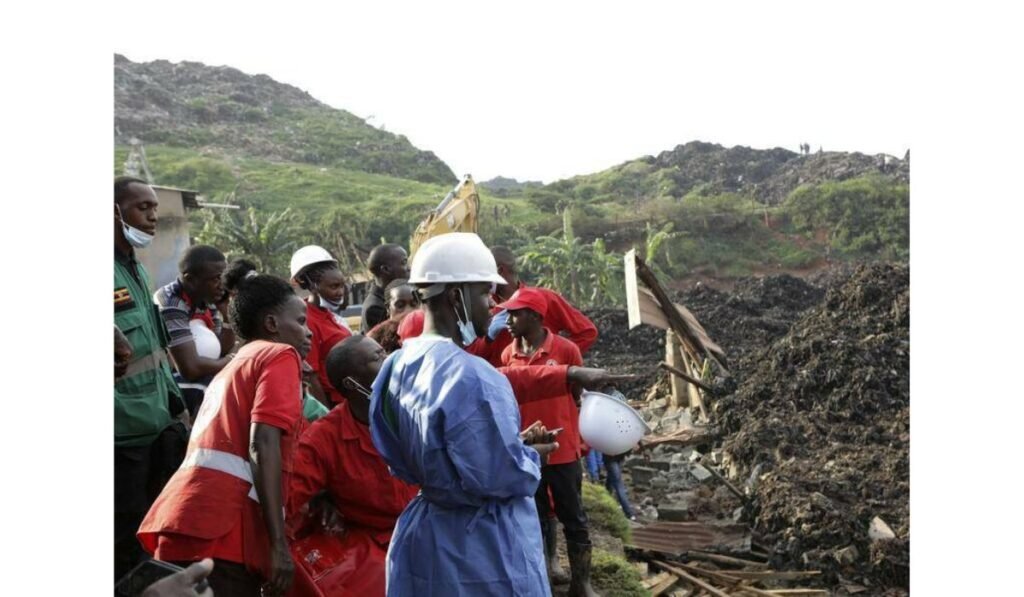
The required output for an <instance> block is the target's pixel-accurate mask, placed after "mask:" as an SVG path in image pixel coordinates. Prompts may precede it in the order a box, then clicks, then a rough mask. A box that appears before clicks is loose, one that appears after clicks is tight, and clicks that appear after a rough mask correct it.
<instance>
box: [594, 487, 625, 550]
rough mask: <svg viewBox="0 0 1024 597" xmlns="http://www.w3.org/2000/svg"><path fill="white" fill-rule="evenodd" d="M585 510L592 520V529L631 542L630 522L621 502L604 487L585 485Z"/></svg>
mask: <svg viewBox="0 0 1024 597" xmlns="http://www.w3.org/2000/svg"><path fill="white" fill-rule="evenodd" d="M583 510H584V511H586V513H587V517H588V518H590V525H591V527H597V528H600V529H602V530H603V531H605V532H607V533H608V534H609V535H611V536H612V537H616V538H618V539H621V540H622V541H623V542H626V543H628V542H629V540H630V538H631V534H630V526H629V520H628V519H627V518H626V515H625V514H623V512H622V507H621V506H619V502H617V501H615V498H614V497H612V494H610V493H608V490H607V489H605V488H604V487H603V486H601V485H598V484H597V483H584V484H583Z"/></svg>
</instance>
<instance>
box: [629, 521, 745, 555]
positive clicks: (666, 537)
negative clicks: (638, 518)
mask: <svg viewBox="0 0 1024 597" xmlns="http://www.w3.org/2000/svg"><path fill="white" fill-rule="evenodd" d="M630 546H631V547H635V548H637V549H643V550H647V551H656V552H659V553H663V554H667V555H671V556H681V555H683V554H684V553H686V552H688V551H691V550H710V551H736V552H746V551H750V531H749V529H748V528H747V527H746V526H744V525H741V524H725V525H707V524H701V523H699V522H655V523H652V524H649V525H646V526H643V527H640V528H635V529H633V540H632V541H631V542H630Z"/></svg>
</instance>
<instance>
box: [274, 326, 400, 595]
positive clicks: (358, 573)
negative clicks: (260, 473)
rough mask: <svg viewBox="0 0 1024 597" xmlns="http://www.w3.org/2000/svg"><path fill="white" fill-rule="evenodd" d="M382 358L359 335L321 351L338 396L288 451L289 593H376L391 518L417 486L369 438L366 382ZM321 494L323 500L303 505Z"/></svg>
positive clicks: (371, 342)
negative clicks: (328, 519) (326, 515)
mask: <svg viewBox="0 0 1024 597" xmlns="http://www.w3.org/2000/svg"><path fill="white" fill-rule="evenodd" d="M386 356H387V355H386V353H385V351H384V349H383V348H381V346H380V345H379V344H377V342H375V341H374V340H373V339H371V338H369V337H366V336H362V335H358V336H351V337H349V338H346V339H345V340H343V341H342V342H341V343H340V344H338V345H337V346H335V347H334V348H333V349H331V352H330V353H329V354H328V356H327V375H328V379H329V381H330V382H331V384H332V387H334V388H336V389H338V390H339V392H340V394H341V395H342V396H344V398H345V402H343V403H342V404H339V405H338V406H336V407H335V408H334V409H333V410H332V411H331V412H330V413H329V414H327V415H326V416H324V417H323V418H321V419H319V420H318V421H316V422H315V423H313V425H312V426H310V427H309V429H308V430H307V431H306V432H305V433H304V434H303V436H302V438H301V439H300V441H299V446H298V448H297V450H296V455H295V466H294V469H293V471H292V476H291V483H290V486H289V492H288V495H289V500H288V507H287V518H288V525H289V528H290V529H291V530H292V532H293V533H294V534H295V537H294V538H293V540H292V542H291V549H292V554H293V556H294V557H295V560H296V562H298V565H299V568H300V570H299V571H298V572H297V574H298V577H299V580H298V581H297V582H296V584H295V586H294V589H293V591H292V595H295V596H300V595H303V596H304V595H318V594H322V595H327V596H345V595H353V596H359V597H370V596H374V595H380V596H382V595H384V582H385V574H384V562H385V556H386V555H387V550H388V542H389V541H390V540H391V533H392V531H393V530H394V527H395V521H396V520H397V519H398V516H399V515H400V514H401V513H402V510H403V509H405V506H406V505H407V504H408V503H409V502H410V501H411V500H412V498H414V497H415V496H416V493H417V492H418V491H419V488H418V487H416V486H414V485H409V484H406V483H405V482H403V481H401V480H399V479H398V478H397V477H393V476H392V475H391V473H390V471H389V470H388V466H387V464H386V463H385V462H384V460H383V458H381V456H380V454H379V453H378V452H377V449H376V448H375V447H374V445H373V441H372V440H371V439H370V427H369V419H368V414H367V413H368V412H369V408H370V400H369V390H368V388H369V387H370V386H371V385H373V380H374V378H375V377H376V376H377V372H378V371H380V366H381V364H382V363H383V362H384V359H385V357H386ZM323 493H326V500H325V502H326V503H324V502H321V503H322V505H321V507H320V508H310V505H311V501H312V502H316V501H318V500H316V499H315V498H317V496H319V495H322V494H323ZM318 510H319V512H318ZM325 510H326V511H327V512H331V513H332V514H334V515H335V516H336V518H338V519H340V520H339V521H338V522H337V523H336V524H333V525H332V524H328V525H327V526H328V527H333V526H340V530H335V529H332V528H325V527H324V525H323V524H322V522H321V521H322V520H323V516H320V515H317V514H320V513H321V512H323V511H325ZM311 519H312V520H311ZM311 585H313V586H311Z"/></svg>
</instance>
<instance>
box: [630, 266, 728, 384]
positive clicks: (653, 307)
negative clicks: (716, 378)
mask: <svg viewBox="0 0 1024 597" xmlns="http://www.w3.org/2000/svg"><path fill="white" fill-rule="evenodd" d="M624 261H625V282H626V313H627V315H628V318H629V327H630V329H632V328H634V327H636V326H638V325H640V324H641V323H646V324H648V325H652V326H654V327H658V328H661V329H666V330H667V329H671V330H674V331H675V332H676V333H677V334H678V335H679V338H680V340H682V343H683V347H684V352H686V351H689V352H691V353H693V354H691V355H689V356H690V357H691V358H693V360H695V361H700V360H701V359H699V358H698V357H699V356H700V355H706V356H708V357H709V358H710V359H712V360H713V361H714V362H715V363H716V364H717V365H718V366H719V367H721V369H722V371H723V372H724V373H726V374H728V369H726V366H725V351H723V350H722V348H721V347H720V346H718V345H717V344H715V343H714V342H713V341H712V340H711V338H709V337H708V334H707V332H706V331H705V330H704V327H703V326H701V325H700V322H698V321H697V318H696V317H694V315H693V313H690V311H689V310H688V309H686V308H685V307H683V306H682V305H676V304H675V303H672V302H671V301H670V300H669V298H668V294H667V293H666V292H665V290H664V289H663V288H662V287H661V284H660V283H659V282H658V279H657V277H656V276H655V275H654V272H652V271H651V270H650V268H648V267H647V265H646V264H645V263H644V260H643V259H642V258H640V256H639V255H637V254H636V250H635V249H630V250H629V251H627V252H626V255H625V257H624ZM641 282H642V283H643V284H644V285H645V286H647V288H641V286H640V283H641Z"/></svg>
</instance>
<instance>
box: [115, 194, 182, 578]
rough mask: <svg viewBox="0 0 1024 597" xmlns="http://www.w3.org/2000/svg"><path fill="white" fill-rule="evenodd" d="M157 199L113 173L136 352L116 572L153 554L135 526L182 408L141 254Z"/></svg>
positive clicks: (119, 464)
mask: <svg viewBox="0 0 1024 597" xmlns="http://www.w3.org/2000/svg"><path fill="white" fill-rule="evenodd" d="M159 204H160V201H159V199H158V198H157V196H156V193H155V192H154V191H153V189H152V188H151V187H150V186H149V185H148V184H146V182H145V181H142V180H139V179H137V178H129V177H120V178H116V179H114V325H115V326H117V327H118V328H119V329H120V330H121V332H122V333H123V334H124V336H125V337H126V338H127V339H128V343H129V344H130V345H131V354H132V356H131V360H130V361H129V362H128V364H127V367H126V369H125V373H124V375H123V376H121V377H119V378H118V379H117V381H116V382H115V384H114V577H115V578H120V577H122V576H123V575H124V574H126V573H127V572H128V571H129V570H131V569H132V568H133V567H134V566H135V565H136V564H138V563H139V562H141V561H142V560H144V559H146V558H147V557H148V556H146V554H145V552H144V551H143V550H142V546H141V545H140V544H139V542H138V540H137V539H136V538H135V531H136V530H137V529H138V527H139V523H140V522H141V521H142V519H143V517H144V516H145V514H146V511H147V510H148V509H149V507H150V505H151V504H152V502H153V500H154V499H155V498H156V496H157V495H158V494H159V493H160V490H161V489H162V486H159V485H160V479H161V478H164V473H165V472H166V471H162V470H157V469H158V468H160V467H158V466H156V464H157V463H156V462H155V460H157V458H156V457H155V455H154V443H155V442H156V440H157V439H158V438H159V437H160V436H161V433H162V432H163V431H164V430H165V429H167V428H168V427H169V426H170V425H171V422H172V420H173V419H172V415H177V414H178V413H180V412H182V411H183V410H184V402H183V401H182V398H181V392H180V390H179V389H178V386H177V385H176V384H175V383H174V379H173V377H172V376H171V368H170V365H169V363H168V359H167V352H166V349H167V344H168V336H167V330H166V329H165V328H164V323H163V320H162V319H161V318H160V313H159V312H158V310H157V307H156V305H154V304H153V301H152V299H151V298H150V297H151V293H152V285H151V283H150V279H149V274H148V273H147V272H146V269H145V268H144V267H143V266H142V264H141V263H140V262H139V261H138V259H137V257H136V255H135V250H136V249H142V248H145V247H146V246H148V245H149V243H150V242H151V241H152V240H153V237H154V235H155V234H156V223H157V208H158V206H159ZM179 462H180V459H179ZM175 466H177V465H175Z"/></svg>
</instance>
